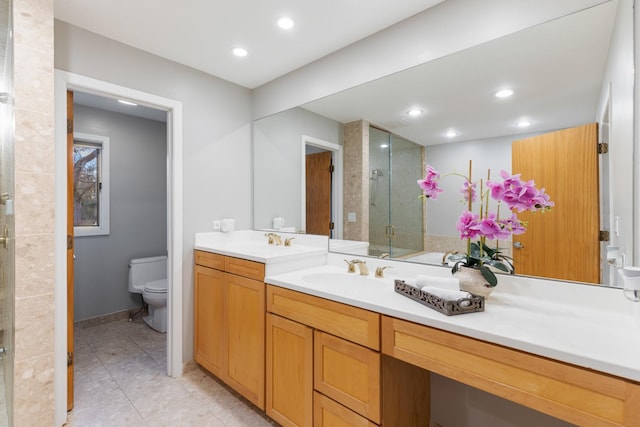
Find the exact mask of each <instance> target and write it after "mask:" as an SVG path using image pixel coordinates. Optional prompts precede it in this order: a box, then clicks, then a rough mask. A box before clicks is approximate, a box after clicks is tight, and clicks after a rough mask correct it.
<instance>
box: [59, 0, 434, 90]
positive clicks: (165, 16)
mask: <svg viewBox="0 0 640 427" xmlns="http://www.w3.org/2000/svg"><path fill="white" fill-rule="evenodd" d="M442 1H444V0H394V1H389V0H322V1H309V0H308V1H300V0H181V1H176V0H134V1H132V0H91V1H87V0H54V15H55V18H56V19H59V20H62V21H65V22H68V23H70V24H73V25H75V26H78V27H81V28H84V29H86V30H88V31H91V32H94V33H97V34H100V35H102V36H105V37H108V38H110V39H113V40H116V41H119V42H121V43H124V44H127V45H129V46H133V47H135V48H138V49H141V50H144V51H147V52H150V53H153V54H155V55H158V56H161V57H163V58H166V59H169V60H172V61H175V62H178V63H181V64H184V65H187V66H189V67H192V68H195V69H197V70H200V71H203V72H205V73H208V74H211V75H214V76H217V77H220V78H222V79H224V80H228V81H230V82H233V83H236V84H238V85H240V86H244V87H247V88H250V89H253V88H256V87H258V86H260V85H263V84H265V83H267V82H269V81H271V80H273V79H275V78H277V77H280V76H282V75H284V74H287V73H288V72H290V71H293V70H295V69H297V68H300V67H302V66H303V65H306V64H308V63H310V62H313V61H315V60H317V59H320V58H322V57H323V56H326V55H327V54H330V53H332V52H335V51H337V50H339V49H341V48H344V47H346V46H348V45H350V44H352V43H354V42H356V41H358V40H361V39H363V38H365V37H367V36H370V35H372V34H374V33H376V32H378V31H380V30H382V29H385V28H387V27H389V26H391V25H393V24H396V23H398V22H400V21H402V20H404V19H406V18H409V17H410V16H412V15H415V14H417V13H419V12H421V11H423V10H425V9H428V8H430V7H432V6H433V5H435V4H438V3H441V2H442ZM282 16H289V17H290V18H292V19H293V20H294V22H295V25H294V27H293V28H292V29H291V30H288V31H284V30H282V29H280V28H278V26H277V25H276V21H277V19H278V18H280V17H282ZM234 47H243V48H245V49H246V50H247V51H248V52H249V54H248V55H247V56H246V57H244V58H238V57H235V56H233V55H232V54H231V50H232V49H233V48H234Z"/></svg>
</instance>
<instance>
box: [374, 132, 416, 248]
mask: <svg viewBox="0 0 640 427" xmlns="http://www.w3.org/2000/svg"><path fill="white" fill-rule="evenodd" d="M423 153H424V147H422V146H421V145H419V144H416V143H413V142H411V141H409V140H407V139H405V138H402V137H400V136H398V135H394V134H392V133H389V132H387V131H383V130H380V129H377V128H374V127H371V128H370V129H369V255H373V256H380V255H382V254H384V253H388V254H389V255H390V256H392V257H403V256H409V255H412V254H416V253H420V252H422V251H423V250H424V206H423V204H422V200H421V199H420V198H419V196H420V194H421V193H420V188H419V187H418V185H417V183H416V181H417V180H418V179H420V178H421V174H422V169H423ZM412 189H414V191H411V190H412Z"/></svg>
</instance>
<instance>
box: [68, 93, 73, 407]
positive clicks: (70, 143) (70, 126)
mask: <svg viewBox="0 0 640 427" xmlns="http://www.w3.org/2000/svg"><path fill="white" fill-rule="evenodd" d="M73 246H74V244H73V92H71V91H67V411H70V410H72V409H73V394H74V393H73V392H74V375H73V351H74V348H73V317H74V312H73V289H74V287H73V258H74V249H73Z"/></svg>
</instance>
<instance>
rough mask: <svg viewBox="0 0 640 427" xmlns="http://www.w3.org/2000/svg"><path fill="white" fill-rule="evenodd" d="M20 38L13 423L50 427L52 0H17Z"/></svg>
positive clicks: (16, 63) (16, 65) (16, 26)
mask: <svg viewBox="0 0 640 427" xmlns="http://www.w3.org/2000/svg"><path fill="white" fill-rule="evenodd" d="M14 40H15V44H14V70H15V72H14V75H15V77H14V79H15V80H14V81H15V191H16V194H15V230H16V274H15V277H16V279H15V374H14V399H15V401H14V411H13V413H14V425H15V426H16V427H20V426H50V425H53V424H54V311H55V305H54V193H55V192H54V185H55V182H54V166H55V165H54V161H53V159H54V148H55V147H54V146H55V141H54V107H53V106H54V95H53V79H54V77H53V0H14ZM62 185H64V184H62Z"/></svg>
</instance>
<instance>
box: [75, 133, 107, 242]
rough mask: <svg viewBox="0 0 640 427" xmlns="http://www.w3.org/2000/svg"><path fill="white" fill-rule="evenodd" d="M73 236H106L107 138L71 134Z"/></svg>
mask: <svg viewBox="0 0 640 427" xmlns="http://www.w3.org/2000/svg"><path fill="white" fill-rule="evenodd" d="M73 225H74V234H75V235H76V236H78V237H81V236H98V235H105V234H109V138H108V137H104V136H99V135H89V134H84V133H74V134H73Z"/></svg>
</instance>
